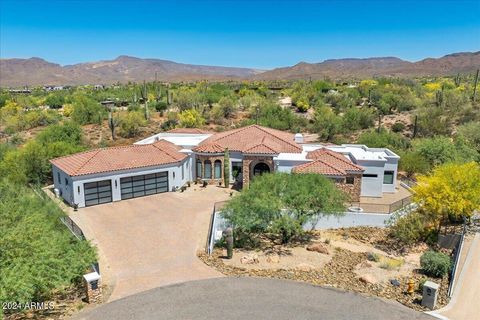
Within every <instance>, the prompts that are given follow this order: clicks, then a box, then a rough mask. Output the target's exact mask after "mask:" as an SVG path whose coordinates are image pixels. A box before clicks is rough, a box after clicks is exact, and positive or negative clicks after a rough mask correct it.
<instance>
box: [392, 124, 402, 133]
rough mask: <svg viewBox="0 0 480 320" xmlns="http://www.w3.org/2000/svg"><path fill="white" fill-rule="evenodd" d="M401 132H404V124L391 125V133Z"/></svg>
mask: <svg viewBox="0 0 480 320" xmlns="http://www.w3.org/2000/svg"><path fill="white" fill-rule="evenodd" d="M403 130H405V124H403V123H402V122H395V123H394V124H393V125H392V131H393V132H402V131H403Z"/></svg>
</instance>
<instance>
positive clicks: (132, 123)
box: [120, 111, 147, 138]
mask: <svg viewBox="0 0 480 320" xmlns="http://www.w3.org/2000/svg"><path fill="white" fill-rule="evenodd" d="M146 124H147V121H146V120H145V117H144V116H143V114H142V112H141V111H131V112H128V113H127V114H126V115H124V116H123V117H122V118H121V119H120V128H121V131H120V134H121V135H122V136H124V137H127V138H131V137H135V136H136V135H137V134H139V132H140V127H143V126H145V125H146Z"/></svg>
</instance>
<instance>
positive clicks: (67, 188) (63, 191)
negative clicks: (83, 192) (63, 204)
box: [52, 165, 74, 205]
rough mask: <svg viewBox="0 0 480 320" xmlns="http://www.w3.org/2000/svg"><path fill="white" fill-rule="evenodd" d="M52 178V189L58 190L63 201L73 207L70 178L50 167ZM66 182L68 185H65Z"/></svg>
mask: <svg viewBox="0 0 480 320" xmlns="http://www.w3.org/2000/svg"><path fill="white" fill-rule="evenodd" d="M52 177H53V185H54V188H55V189H58V191H59V192H60V195H61V197H62V198H63V199H65V201H67V202H68V203H69V204H70V205H73V203H74V199H73V180H72V178H71V177H70V176H69V175H67V174H66V173H65V172H63V171H62V170H60V169H59V168H58V167H56V166H54V165H52ZM59 177H60V179H59ZM66 181H67V182H68V184H67V183H65V182H66Z"/></svg>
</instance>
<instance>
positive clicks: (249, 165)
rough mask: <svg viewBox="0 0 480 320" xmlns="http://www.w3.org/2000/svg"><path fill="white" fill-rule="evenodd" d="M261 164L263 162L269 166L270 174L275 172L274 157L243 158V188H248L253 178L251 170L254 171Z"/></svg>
mask: <svg viewBox="0 0 480 320" xmlns="http://www.w3.org/2000/svg"><path fill="white" fill-rule="evenodd" d="M260 162H263V163H265V164H267V165H268V167H269V168H270V172H274V171H275V166H274V164H273V157H268V156H244V157H243V169H242V175H243V188H248V186H249V184H250V180H251V178H252V175H253V172H252V173H251V172H250V169H251V170H252V171H253V168H254V167H255V166H256V165H257V164H258V163H260Z"/></svg>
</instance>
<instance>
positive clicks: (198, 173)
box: [197, 159, 202, 179]
mask: <svg viewBox="0 0 480 320" xmlns="http://www.w3.org/2000/svg"><path fill="white" fill-rule="evenodd" d="M197 179H202V162H201V161H200V160H198V159H197Z"/></svg>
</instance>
